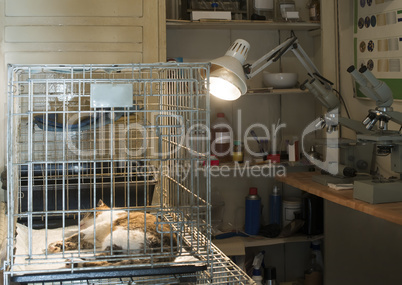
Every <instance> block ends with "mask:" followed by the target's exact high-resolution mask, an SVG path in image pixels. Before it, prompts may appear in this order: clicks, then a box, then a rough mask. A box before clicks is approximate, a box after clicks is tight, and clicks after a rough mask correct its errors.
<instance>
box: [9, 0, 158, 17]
mask: <svg viewBox="0 0 402 285" xmlns="http://www.w3.org/2000/svg"><path fill="white" fill-rule="evenodd" d="M145 1H147V2H148V1H149V2H153V1H152V0H151V1H150V0H145ZM142 11H143V0H7V1H6V10H5V15H6V16H7V17H54V16H57V17H141V16H142Z"/></svg>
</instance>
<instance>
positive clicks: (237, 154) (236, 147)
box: [233, 141, 244, 163]
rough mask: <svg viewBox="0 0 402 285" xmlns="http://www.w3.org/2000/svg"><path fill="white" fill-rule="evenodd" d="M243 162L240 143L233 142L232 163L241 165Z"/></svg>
mask: <svg viewBox="0 0 402 285" xmlns="http://www.w3.org/2000/svg"><path fill="white" fill-rule="evenodd" d="M243 160H244V154H243V146H242V143H241V141H233V161H234V162H238V163H242V162H243Z"/></svg>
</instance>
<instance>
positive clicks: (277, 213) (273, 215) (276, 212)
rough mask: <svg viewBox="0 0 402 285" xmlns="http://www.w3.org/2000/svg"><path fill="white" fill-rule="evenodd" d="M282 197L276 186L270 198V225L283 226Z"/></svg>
mask: <svg viewBox="0 0 402 285" xmlns="http://www.w3.org/2000/svg"><path fill="white" fill-rule="evenodd" d="M281 213H282V196H281V195H280V194H279V189H278V187H277V186H276V185H275V186H274V189H273V191H272V194H271V195H270V196H269V223H270V224H278V225H279V226H280V225H281V221H282V220H281V219H282V217H281Z"/></svg>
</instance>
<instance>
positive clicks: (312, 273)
mask: <svg viewBox="0 0 402 285" xmlns="http://www.w3.org/2000/svg"><path fill="white" fill-rule="evenodd" d="M320 252H321V251H320ZM317 257H318V256H317V249H316V248H313V247H312V250H311V254H310V264H309V266H308V267H307V269H306V270H305V271H304V285H322V284H323V267H322V266H321V265H320V264H319V262H318V260H317Z"/></svg>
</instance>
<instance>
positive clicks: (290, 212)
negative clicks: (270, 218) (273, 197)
mask: <svg viewBox="0 0 402 285" xmlns="http://www.w3.org/2000/svg"><path fill="white" fill-rule="evenodd" d="M282 209H283V211H282V226H283V227H285V226H287V225H288V224H289V223H290V222H291V221H293V220H294V219H295V214H296V213H300V212H301V199H299V198H297V197H287V198H286V199H284V200H283V206H282Z"/></svg>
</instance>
